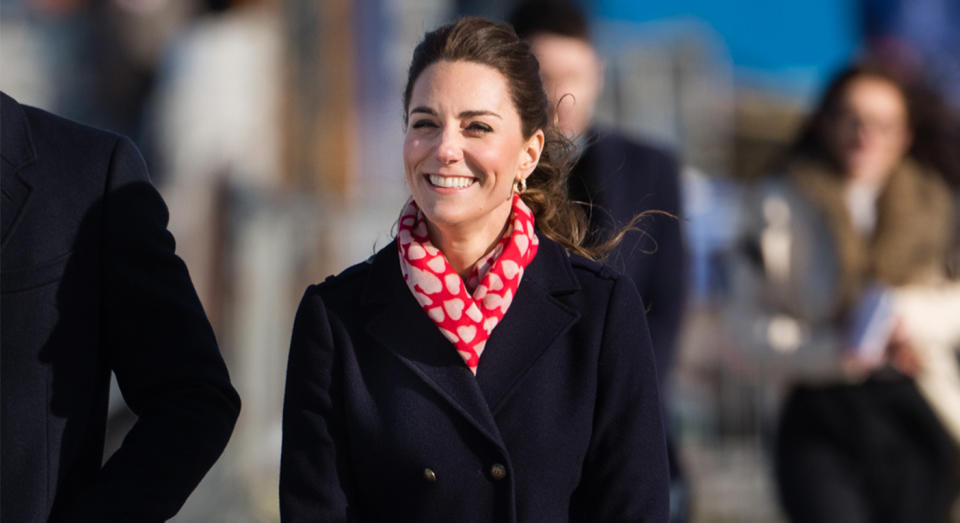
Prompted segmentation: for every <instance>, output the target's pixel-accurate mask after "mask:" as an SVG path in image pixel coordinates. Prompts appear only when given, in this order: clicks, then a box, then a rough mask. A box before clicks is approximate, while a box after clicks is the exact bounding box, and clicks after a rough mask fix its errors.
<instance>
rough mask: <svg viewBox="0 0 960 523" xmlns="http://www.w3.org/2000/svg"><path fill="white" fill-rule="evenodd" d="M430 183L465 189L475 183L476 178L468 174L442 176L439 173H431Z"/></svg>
mask: <svg viewBox="0 0 960 523" xmlns="http://www.w3.org/2000/svg"><path fill="white" fill-rule="evenodd" d="M429 178H430V184H431V185H435V186H437V187H447V188H451V189H463V188H464V187H469V186H470V185H472V184H473V182H474V179H473V178H470V177H467V176H440V175H438V174H431V175H429Z"/></svg>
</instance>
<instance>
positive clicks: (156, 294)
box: [0, 93, 240, 523]
mask: <svg viewBox="0 0 960 523" xmlns="http://www.w3.org/2000/svg"><path fill="white" fill-rule="evenodd" d="M0 98H2V108H0V110H2V113H0V114H2V125H3V127H2V150H0V152H2V170H0V180H2V193H3V201H2V207H0V212H2V217H3V228H2V265H0V273H2V281H0V291H2V303H0V305H2V324H0V327H2V341H3V347H2V359H0V372H2V409H3V410H2V456H0V459H2V461H0V465H2V478H0V483H2V491H0V495H2V497H0V504H2V509H0V519H2V520H3V521H4V522H10V523H33V522H37V523H40V522H46V521H51V522H64V521H70V522H74V521H76V522H110V521H124V522H133V521H136V522H153V521H164V520H166V519H169V518H171V517H173V516H174V514H176V512H177V511H178V510H179V509H180V507H181V506H182V505H183V503H184V501H185V500H186V499H187V496H188V495H189V494H190V492H191V491H192V490H193V489H194V488H195V487H196V485H197V483H199V481H200V479H201V478H202V477H203V475H204V474H205V473H206V471H207V470H208V469H209V468H210V466H211V465H212V464H213V463H214V461H216V459H217V457H218V456H219V455H220V453H221V452H222V451H223V448H224V446H225V445H226V443H227V440H228V439H229V437H230V433H231V431H232V430H233V425H234V422H235V420H236V418H237V415H238V412H239V409H240V400H239V397H238V396H237V393H236V391H234V389H233V388H232V387H231V385H230V380H229V377H228V375H227V369H226V367H225V365H224V362H223V360H222V358H221V356H220V352H219V350H218V348H217V342H216V340H215V338H214V334H213V331H212V329H211V328H210V324H209V323H208V321H207V318H206V316H205V315H204V312H203V309H202V307H201V305H200V302H199V300H198V299H197V296H196V293H195V292H194V289H193V285H192V283H191V281H190V277H189V275H188V274H187V269H186V267H185V266H184V265H183V262H181V261H180V259H179V258H178V257H177V256H176V255H175V254H174V241H173V237H172V236H171V235H170V233H169V232H167V230H166V223H167V210H166V207H165V205H164V203H163V201H162V200H161V198H160V196H159V194H158V193H157V191H156V190H155V189H154V187H153V186H152V185H151V183H150V181H149V178H148V176H147V172H146V167H145V165H144V163H143V160H142V158H141V157H140V154H139V153H138V151H137V150H136V148H135V147H134V145H133V144H132V143H131V142H130V141H129V140H127V139H125V138H122V137H119V136H117V135H114V134H111V133H107V132H104V131H99V130H95V129H92V128H89V127H85V126H82V125H80V124H77V123H74V122H71V121H68V120H65V119H62V118H59V117H57V116H54V115H51V114H49V113H46V112H43V111H41V110H39V109H34V108H31V107H27V106H21V105H20V104H18V103H17V102H16V101H15V100H13V99H12V98H10V97H9V96H7V95H6V94H2V93H0ZM111 371H113V372H114V373H115V374H116V376H117V380H118V382H119V385H120V390H121V391H122V392H123V397H124V399H125V400H126V402H127V404H128V405H129V406H130V408H131V409H132V410H133V412H134V413H135V414H136V415H137V416H138V419H137V421H136V423H135V425H134V426H133V428H132V429H131V430H130V432H129V433H128V434H127V435H126V438H125V439H124V441H123V444H122V446H121V447H120V448H119V449H118V450H117V451H116V452H115V453H114V454H113V455H112V456H110V457H109V459H108V460H107V461H106V462H105V463H103V446H104V432H105V426H106V415H107V403H108V396H109V386H110V372H111Z"/></svg>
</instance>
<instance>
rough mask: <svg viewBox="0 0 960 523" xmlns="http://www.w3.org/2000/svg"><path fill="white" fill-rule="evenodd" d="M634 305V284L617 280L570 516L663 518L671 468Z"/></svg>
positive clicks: (643, 329) (648, 352)
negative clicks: (587, 440)
mask: <svg viewBox="0 0 960 523" xmlns="http://www.w3.org/2000/svg"><path fill="white" fill-rule="evenodd" d="M638 310H643V304H642V303H641V300H640V297H639V295H638V294H637V291H636V288H635V287H634V285H633V284H632V282H630V280H628V279H627V278H620V279H618V280H617V282H616V284H615V285H614V289H613V293H612V296H611V299H610V302H609V304H608V308H607V314H606V318H607V319H606V323H605V325H604V334H603V344H602V347H601V349H600V351H601V352H600V361H599V366H598V376H597V383H598V385H597V399H596V408H595V412H594V420H593V436H592V438H591V441H590V446H589V448H588V451H587V456H586V459H585V461H584V468H583V474H582V477H581V479H580V486H579V487H578V488H577V490H576V492H575V493H574V498H573V501H572V503H571V516H572V517H571V520H572V521H583V522H588V521H589V522H612V521H618V522H625V521H631V522H641V521H642V522H666V521H667V518H668V513H669V483H670V472H669V469H668V465H667V448H666V439H665V436H664V429H663V423H662V419H661V418H662V416H661V407H660V398H659V391H658V384H657V373H656V366H655V362H654V359H653V350H652V349H651V344H650V334H649V332H648V330H647V325H646V321H645V319H644V317H643V315H639V316H638V315H637V314H636V311H638ZM638 318H639V319H638Z"/></svg>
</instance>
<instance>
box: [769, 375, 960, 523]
mask: <svg viewBox="0 0 960 523" xmlns="http://www.w3.org/2000/svg"><path fill="white" fill-rule="evenodd" d="M776 461H777V463H776V465H777V481H778V484H779V485H778V486H779V489H780V497H781V502H782V504H783V507H784V509H785V511H786V513H787V515H788V517H789V518H790V521H792V522H794V523H806V522H816V523H830V522H838V523H839V522H843V523H860V522H871V523H874V522H876V523H885V522H891V523H893V522H896V523H900V522H904V523H906V522H916V523H941V522H945V521H947V518H948V517H949V512H950V507H951V505H952V503H953V501H954V499H955V497H956V496H957V493H958V491H960V450H958V448H957V445H956V443H955V442H954V440H953V439H952V438H951V437H950V435H949V434H947V432H946V431H945V430H944V428H943V425H942V424H941V423H940V421H939V420H938V419H937V418H936V416H935V414H934V413H933V411H932V410H931V409H930V407H929V405H928V404H927V403H926V401H925V400H924V399H923V397H922V396H921V395H920V393H919V391H918V390H917V388H916V386H915V385H914V383H913V381H912V380H910V379H908V378H905V377H903V376H900V375H897V376H884V377H882V378H881V377H874V378H871V379H869V380H867V381H866V382H864V383H860V384H854V385H851V384H838V385H828V386H801V387H797V388H796V389H795V390H794V391H793V392H792V393H791V395H790V397H789V399H788V400H787V402H786V405H785V407H784V410H783V414H782V416H781V420H780V426H779V428H778V435H777V455H776Z"/></svg>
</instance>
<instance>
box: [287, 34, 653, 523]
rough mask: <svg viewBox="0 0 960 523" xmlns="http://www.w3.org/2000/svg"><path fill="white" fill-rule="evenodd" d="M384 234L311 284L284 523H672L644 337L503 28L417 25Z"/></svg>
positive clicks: (526, 65) (292, 383)
mask: <svg viewBox="0 0 960 523" xmlns="http://www.w3.org/2000/svg"><path fill="white" fill-rule="evenodd" d="M404 114H405V133H406V138H405V142H404V149H403V161H404V167H405V172H406V181H407V183H408V185H409V187H410V190H411V192H412V194H413V198H412V200H411V202H410V203H409V204H408V206H407V207H406V209H405V210H404V211H403V213H402V215H401V217H400V220H399V223H398V234H397V238H396V240H395V241H394V242H392V243H390V244H389V245H388V246H386V247H385V248H384V249H383V250H381V251H379V252H378V253H376V254H375V255H374V256H372V257H371V258H370V259H369V260H367V261H366V262H363V263H360V264H358V265H356V266H354V267H352V268H349V269H347V270H346V271H344V272H343V273H342V274H340V275H339V276H336V277H331V278H328V279H327V280H326V281H325V282H324V283H321V284H319V285H315V286H311V287H310V288H308V289H307V291H306V294H305V296H304V298H303V301H302V302H301V305H300V309H299V311H298V313H297V318H296V321H295V325H294V331H293V339H292V342H291V349H290V359H289V365H288V371H287V388H286V397H285V400H284V432H283V452H282V458H281V472H280V506H281V518H282V519H283V521H288V522H290V521H307V520H310V521H313V520H324V521H326V520H337V521H340V520H344V519H350V520H351V521H352V520H359V521H458V522H470V521H478V522H479V521H544V522H551V523H553V522H563V521H591V522H592V521H614V520H615V521H627V520H630V521H640V520H642V521H666V518H667V510H668V506H667V505H668V490H667V487H668V481H669V477H668V476H669V475H668V471H667V460H666V449H665V441H664V433H663V426H662V420H661V415H660V405H659V399H658V394H659V393H658V385H657V379H656V371H655V362H654V359H653V353H652V349H651V343H650V337H649V333H648V330H647V326H646V322H645V320H644V317H643V314H641V312H642V311H643V306H642V303H641V300H640V297H639V296H638V295H637V291H636V288H635V287H634V285H633V284H632V283H631V282H630V280H629V279H627V278H625V277H622V276H620V275H618V274H616V273H614V272H613V271H611V270H610V269H608V268H607V267H605V266H603V265H601V264H599V263H596V262H594V261H592V260H591V259H589V258H591V257H595V256H596V255H598V254H600V249H593V250H591V249H590V248H587V247H584V246H583V237H584V234H585V231H586V218H585V216H584V215H583V213H582V212H581V211H580V209H579V208H577V207H575V206H574V205H573V204H572V203H571V202H570V201H569V199H568V197H567V187H566V176H567V175H568V172H569V168H568V165H567V164H568V158H569V156H570V151H569V148H570V144H569V142H568V141H567V140H566V139H565V138H564V137H563V136H562V135H561V134H559V132H558V131H557V130H556V129H555V128H554V127H552V126H551V125H550V124H549V120H548V112H547V97H546V95H545V93H544V90H543V87H542V85H541V80H540V77H539V73H538V67H537V61H536V59H535V58H534V57H533V55H532V54H531V53H530V51H529V48H528V47H527V45H526V44H524V43H522V42H521V41H520V40H519V39H518V38H517V36H516V34H515V33H514V31H513V30H512V29H511V28H510V27H509V26H506V25H501V24H497V23H494V22H490V21H487V20H484V19H479V18H466V19H463V20H461V21H459V22H457V23H455V24H451V25H447V26H443V27H441V28H439V29H437V30H435V31H432V32H430V33H427V34H426V36H425V37H424V40H423V41H422V42H421V43H420V44H419V45H418V46H417V48H416V49H415V51H414V55H413V59H412V62H411V65H410V69H409V74H408V80H407V87H406V89H405V92H404Z"/></svg>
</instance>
